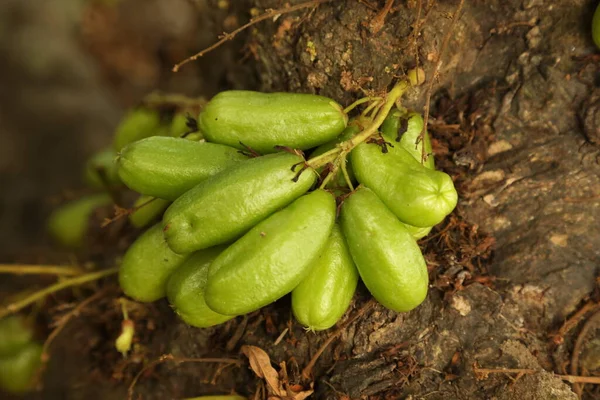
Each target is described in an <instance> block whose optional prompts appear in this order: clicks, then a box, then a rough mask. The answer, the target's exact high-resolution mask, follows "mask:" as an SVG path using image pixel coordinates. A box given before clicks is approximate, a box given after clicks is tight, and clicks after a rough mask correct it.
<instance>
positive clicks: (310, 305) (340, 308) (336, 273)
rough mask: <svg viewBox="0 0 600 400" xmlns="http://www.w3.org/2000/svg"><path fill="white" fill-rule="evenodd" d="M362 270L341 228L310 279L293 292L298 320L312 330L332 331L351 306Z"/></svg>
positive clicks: (328, 243) (312, 268)
mask: <svg viewBox="0 0 600 400" xmlns="http://www.w3.org/2000/svg"><path fill="white" fill-rule="evenodd" d="M357 283H358V271H357V270H356V266H355V265H354V261H352V257H351V256H350V252H349V250H348V245H347V244H346V240H345V239H344V236H343V235H342V231H341V230H340V228H339V226H338V225H335V226H334V227H333V230H332V231H331V236H329V239H328V241H327V244H326V246H325V249H324V250H323V252H322V253H321V255H320V256H319V258H318V259H317V260H316V261H315V262H314V265H313V266H312V267H311V271H310V273H309V274H308V276H307V277H306V278H304V280H303V281H302V282H301V283H300V284H299V285H298V286H297V287H296V288H295V289H294V290H293V291H292V310H293V312H294V316H295V317H296V319H297V320H298V321H299V322H300V323H301V324H303V325H305V326H306V327H308V328H309V329H311V330H315V331H320V330H323V329H328V328H331V327H332V326H333V325H335V324H336V322H338V320H339V319H340V318H342V315H344V313H345V312H346V310H347V309H348V306H350V302H351V301H352V296H353V295H354V291H355V290H356V284H357Z"/></svg>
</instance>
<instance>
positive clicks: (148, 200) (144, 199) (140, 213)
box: [129, 195, 171, 228]
mask: <svg viewBox="0 0 600 400" xmlns="http://www.w3.org/2000/svg"><path fill="white" fill-rule="evenodd" d="M169 204H171V202H170V201H169V200H163V199H159V198H156V197H152V196H146V195H141V196H140V197H138V199H137V200H136V201H135V203H133V207H134V208H136V207H140V206H141V207H140V208H139V209H137V210H135V211H134V212H132V213H131V214H129V222H131V225H133V226H135V227H136V228H144V227H146V226H148V225H150V223H152V222H154V221H156V220H157V219H158V218H159V217H160V216H162V214H163V212H164V211H165V210H166V209H167V207H169Z"/></svg>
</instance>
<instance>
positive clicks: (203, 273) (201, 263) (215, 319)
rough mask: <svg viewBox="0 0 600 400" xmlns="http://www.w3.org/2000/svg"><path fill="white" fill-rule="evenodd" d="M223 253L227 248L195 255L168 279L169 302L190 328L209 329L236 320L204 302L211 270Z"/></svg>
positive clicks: (202, 251) (222, 247) (203, 251)
mask: <svg viewBox="0 0 600 400" xmlns="http://www.w3.org/2000/svg"><path fill="white" fill-rule="evenodd" d="M223 250H225V247H224V246H216V247H211V248H210V249H205V250H200V251H197V252H195V253H194V254H192V256H191V257H190V258H189V259H188V260H187V261H186V262H185V263H183V265H182V266H180V267H179V268H177V270H176V271H175V272H174V273H173V275H171V277H170V278H169V283H168V284H167V298H168V299H169V303H171V306H172V307H173V309H174V310H175V313H177V315H178V316H179V318H181V319H182V320H183V321H184V322H185V323H186V324H188V325H192V326H195V327H197V328H207V327H209V326H213V325H218V324H222V323H223V322H225V321H228V320H230V319H231V318H233V317H232V316H228V315H222V314H219V313H216V312H214V311H213V310H211V309H210V308H208V306H207V305H206V301H205V300H204V289H205V288H206V280H207V279H208V267H210V264H211V263H212V262H213V261H214V260H215V258H217V256H218V255H219V254H221V253H222V252H223Z"/></svg>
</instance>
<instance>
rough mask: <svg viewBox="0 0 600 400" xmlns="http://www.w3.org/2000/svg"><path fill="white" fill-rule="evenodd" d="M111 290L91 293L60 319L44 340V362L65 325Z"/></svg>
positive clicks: (48, 357)
mask: <svg viewBox="0 0 600 400" xmlns="http://www.w3.org/2000/svg"><path fill="white" fill-rule="evenodd" d="M109 290H112V288H106V289H103V290H100V291H98V292H96V293H94V294H93V295H91V296H90V297H88V298H87V299H85V300H83V301H82V302H81V303H79V304H78V305H77V307H75V308H74V309H72V310H71V311H69V313H67V314H66V315H64V316H63V317H62V318H61V319H60V321H59V323H58V325H57V326H56V328H54V330H53V331H52V333H50V335H49V336H48V338H47V339H46V341H45V342H44V347H43V350H42V362H44V363H46V362H48V360H49V359H50V355H49V353H48V350H49V349H50V345H51V344H52V342H53V341H54V339H56V337H57V336H58V334H59V333H60V332H62V330H63V329H64V328H65V326H67V324H68V323H69V321H70V320H71V319H73V318H74V317H77V316H79V313H81V311H82V310H83V309H84V308H86V307H87V306H89V305H90V304H91V303H93V302H94V301H96V300H99V299H100V298H102V296H104V295H105V294H106V293H107V292H108V291H109Z"/></svg>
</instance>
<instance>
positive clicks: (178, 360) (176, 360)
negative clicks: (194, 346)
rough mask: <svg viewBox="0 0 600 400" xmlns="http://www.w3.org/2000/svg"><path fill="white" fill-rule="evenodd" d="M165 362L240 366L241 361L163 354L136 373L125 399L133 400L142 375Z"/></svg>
mask: <svg viewBox="0 0 600 400" xmlns="http://www.w3.org/2000/svg"><path fill="white" fill-rule="evenodd" d="M165 361H173V362H174V363H176V364H182V363H187V362H196V363H220V364H236V365H242V361H241V360H238V359H235V358H187V357H174V356H173V355H172V354H163V355H162V356H160V357H158V358H157V359H156V360H154V361H151V362H149V363H148V364H147V365H146V366H145V367H144V368H142V369H141V370H140V372H138V373H137V375H136V376H135V377H134V378H133V380H132V381H131V384H130V385H129V388H128V389H127V399H128V400H132V399H133V394H134V392H133V390H134V388H135V385H136V384H137V382H138V380H139V379H140V377H141V376H142V374H143V373H144V372H146V371H148V370H149V369H150V368H153V367H155V366H157V365H158V364H162V363H164V362H165Z"/></svg>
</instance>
